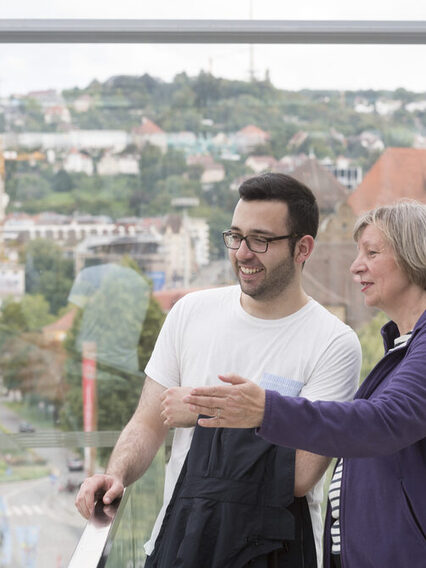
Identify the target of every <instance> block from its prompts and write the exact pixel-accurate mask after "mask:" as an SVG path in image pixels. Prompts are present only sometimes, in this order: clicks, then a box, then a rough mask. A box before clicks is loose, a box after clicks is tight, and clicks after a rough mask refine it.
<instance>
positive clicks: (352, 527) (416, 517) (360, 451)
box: [258, 311, 426, 568]
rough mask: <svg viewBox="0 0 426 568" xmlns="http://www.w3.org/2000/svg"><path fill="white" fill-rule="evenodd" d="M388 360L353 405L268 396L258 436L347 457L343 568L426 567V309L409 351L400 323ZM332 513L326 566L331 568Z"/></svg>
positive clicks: (389, 329)
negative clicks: (399, 342)
mask: <svg viewBox="0 0 426 568" xmlns="http://www.w3.org/2000/svg"><path fill="white" fill-rule="evenodd" d="M382 335H383V338H384V344H385V355H384V357H383V359H381V361H379V363H378V364H377V365H376V366H375V368H374V369H373V370H372V371H371V373H370V374H369V376H368V377H367V378H366V379H365V381H364V383H363V384H362V385H361V387H360V388H359V390H358V392H357V393H356V395H355V399H356V400H354V401H353V402H324V401H316V402H309V401H308V400H306V399H303V398H289V397H283V396H281V395H279V394H278V393H276V392H273V391H267V392H266V407H265V416H264V420H263V423H262V426H261V428H259V430H258V433H259V435H260V436H261V437H263V438H264V439H265V440H268V441H269V442H272V443H274V444H280V445H283V446H288V447H292V448H300V449H303V450H308V451H311V452H314V453H317V454H322V455H326V456H335V457H343V458H345V459H344V461H343V477H342V492H341V511H340V514H341V518H340V526H341V538H342V566H343V567H344V568H388V567H391V568H407V567H408V566H409V567H410V568H423V567H424V566H426V438H425V437H426V311H425V312H424V313H423V315H422V316H421V317H420V319H419V320H418V322H417V323H416V325H415V327H414V330H413V333H412V335H411V338H410V340H409V341H408V343H407V344H406V345H405V346H404V347H400V348H398V347H397V348H392V346H393V342H394V339H395V337H397V336H398V335H399V332H398V329H397V326H396V325H395V323H394V322H389V323H387V324H386V325H385V326H384V327H383V329H382ZM329 520H330V519H329V513H328V519H327V522H326V532H325V546H324V549H325V567H326V568H328V566H329V554H330V532H329V530H330V527H329Z"/></svg>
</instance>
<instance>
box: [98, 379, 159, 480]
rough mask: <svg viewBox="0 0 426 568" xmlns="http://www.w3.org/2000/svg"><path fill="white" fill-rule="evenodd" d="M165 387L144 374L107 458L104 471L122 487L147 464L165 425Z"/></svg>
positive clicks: (151, 458)
mask: <svg viewBox="0 0 426 568" xmlns="http://www.w3.org/2000/svg"><path fill="white" fill-rule="evenodd" d="M164 391H165V388H164V387H163V386H161V385H159V384H158V383H156V382H155V381H153V380H152V379H150V378H149V377H146V379H145V384H144V388H143V390H142V394H141V397H140V400H139V404H138V407H137V408H136V410H135V413H134V414H133V416H132V418H131V419H130V421H129V422H128V424H127V425H126V426H125V428H124V430H123V431H122V433H121V435H120V437H119V439H118V441H117V443H116V445H115V447H114V449H113V451H112V454H111V457H110V459H109V463H108V466H107V469H106V473H108V474H109V475H113V476H114V477H117V478H118V479H120V480H121V482H122V483H123V485H124V486H125V487H126V486H128V485H129V484H130V483H133V482H134V481H136V480H137V479H139V477H140V476H141V475H143V474H144V473H145V471H146V470H147V469H148V467H149V466H150V464H151V462H152V460H153V459H154V456H155V454H156V453H157V451H158V449H159V447H160V446H161V444H162V443H163V441H164V439H165V437H166V434H167V431H168V427H167V426H165V425H164V424H163V421H162V419H161V416H160V411H161V409H160V397H161V395H162V393H163V392H164Z"/></svg>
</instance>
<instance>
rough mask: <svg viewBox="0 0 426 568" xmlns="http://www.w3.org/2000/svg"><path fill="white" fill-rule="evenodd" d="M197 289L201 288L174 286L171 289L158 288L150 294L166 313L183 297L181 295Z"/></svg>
mask: <svg viewBox="0 0 426 568" xmlns="http://www.w3.org/2000/svg"><path fill="white" fill-rule="evenodd" d="M197 290H202V288H174V289H173V290H158V291H156V292H153V293H152V295H153V297H154V299H155V300H157V302H158V303H159V305H160V308H161V309H162V310H163V312H166V313H167V312H169V311H170V310H171V309H172V308H173V306H174V305H175V304H176V302H177V301H178V300H180V299H181V298H183V296H186V294H189V293H190V292H195V291H197Z"/></svg>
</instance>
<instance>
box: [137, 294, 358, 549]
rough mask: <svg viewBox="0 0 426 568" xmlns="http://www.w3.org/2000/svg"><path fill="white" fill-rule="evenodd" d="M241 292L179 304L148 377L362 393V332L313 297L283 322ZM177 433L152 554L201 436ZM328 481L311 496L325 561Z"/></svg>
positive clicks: (338, 394) (339, 396)
mask: <svg viewBox="0 0 426 568" xmlns="http://www.w3.org/2000/svg"><path fill="white" fill-rule="evenodd" d="M240 295H241V289H240V287H239V286H229V287H225V288H216V289H212V290H203V291H199V292H193V293H191V294H188V295H186V296H184V297H183V298H182V299H181V300H179V301H178V302H177V303H176V304H175V305H174V307H173V308H172V310H171V311H170V313H169V314H168V316H167V318H166V321H165V322H164V325H163V327H162V329H161V331H160V334H159V336H158V339H157V343H156V345H155V348H154V351H153V353H152V356H151V359H150V360H149V362H148V364H147V366H146V368H145V372H146V374H147V375H148V376H149V377H151V378H152V379H153V380H154V381H156V382H158V383H159V384H161V385H163V386H165V387H167V388H170V387H174V386H200V385H215V384H218V383H220V384H223V383H221V381H220V380H219V379H218V375H219V374H221V375H223V374H227V373H236V374H238V375H240V376H242V377H245V378H249V379H251V380H253V381H254V382H255V383H257V384H260V385H261V386H262V387H264V388H269V389H271V390H277V391H279V392H280V393H281V394H284V395H287V396H297V395H300V396H304V397H306V398H308V399H310V400H318V399H320V400H338V401H342V400H350V399H351V398H352V397H353V395H354V393H355V390H356V387H357V385H358V379H359V370H360V364H361V347H360V344H359V341H358V338H357V336H356V334H355V332H354V331H353V330H352V329H351V328H350V327H349V326H347V325H346V324H344V323H343V322H341V321H340V320H339V319H338V318H337V317H336V316H334V315H332V314H331V313H330V312H329V311H328V310H326V309H325V308H323V307H322V306H321V305H320V304H318V302H316V301H315V300H313V299H312V298H311V299H309V301H308V303H307V304H306V305H305V306H303V308H301V309H300V310H298V311H297V312H295V313H293V314H291V315H289V316H287V317H284V318H280V319H274V320H270V319H260V318H256V317H253V316H251V315H250V314H248V313H247V312H245V311H244V310H243V308H242V307H241V303H240ZM193 430H194V429H193V428H177V429H176V431H175V434H174V438H173V444H172V451H171V457H170V460H169V463H168V464H167V468H166V479H165V488H164V504H163V507H162V509H161V511H160V514H159V516H158V518H157V520H156V523H155V525H154V529H153V532H152V535H151V539H150V540H149V541H148V542H147V543H146V545H145V550H146V552H147V554H150V553H151V552H152V550H153V548H154V544H155V539H156V538H157V535H158V531H159V530H160V527H161V523H162V521H163V517H164V513H165V510H166V507H167V504H168V503H169V500H170V498H171V496H172V494H173V489H174V486H175V483H176V481H177V478H178V476H179V473H180V470H181V468H182V465H183V462H184V460H185V457H186V454H187V452H188V449H189V446H190V444H191V439H192V435H193ZM322 497H323V481H320V482H319V483H318V484H317V485H316V486H315V487H314V488H313V489H312V490H311V491H310V492H309V493H308V495H307V500H308V503H309V507H310V512H311V518H312V526H313V530H314V536H315V541H316V545H317V555H318V558H319V559H321V539H322V519H321V502H322Z"/></svg>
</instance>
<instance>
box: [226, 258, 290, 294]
mask: <svg viewBox="0 0 426 568" xmlns="http://www.w3.org/2000/svg"><path fill="white" fill-rule="evenodd" d="M236 271H237V277H238V280H239V282H240V286H241V290H242V291H243V292H244V294H247V296H250V297H251V298H254V299H255V300H260V301H262V300H272V299H273V298H276V297H277V296H279V295H280V294H281V293H282V292H283V291H284V290H286V289H287V288H288V286H289V285H290V284H291V282H292V281H293V279H294V275H295V272H296V270H295V266H294V261H293V258H292V257H291V256H290V257H289V258H287V259H286V260H285V261H283V262H282V263H281V264H279V265H278V266H276V267H275V268H273V269H272V270H271V271H270V272H269V274H268V275H267V276H266V277H265V278H264V279H263V281H262V282H260V283H259V284H258V285H257V286H256V287H254V286H253V287H252V286H250V284H249V283H248V282H244V281H242V280H241V278H240V273H239V270H238V266H237V267H236Z"/></svg>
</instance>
